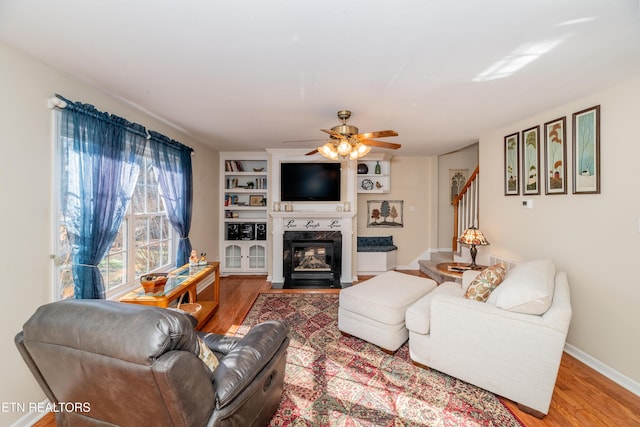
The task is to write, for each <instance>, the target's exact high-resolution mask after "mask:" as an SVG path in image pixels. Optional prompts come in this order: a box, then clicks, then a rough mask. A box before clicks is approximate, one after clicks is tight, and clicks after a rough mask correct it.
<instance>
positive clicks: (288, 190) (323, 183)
mask: <svg viewBox="0 0 640 427" xmlns="http://www.w3.org/2000/svg"><path fill="white" fill-rule="evenodd" d="M280 200H282V201H283V202H339V201H340V163H280Z"/></svg>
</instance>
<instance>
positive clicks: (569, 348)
mask: <svg viewBox="0 0 640 427" xmlns="http://www.w3.org/2000/svg"><path fill="white" fill-rule="evenodd" d="M564 351H565V352H567V354H569V355H571V356H573V357H575V358H576V359H578V360H579V361H580V362H582V363H584V364H585V365H587V366H588V367H590V368H591V369H593V370H595V371H598V372H599V373H601V374H602V375H604V376H605V377H607V378H609V379H610V380H611V381H613V382H614V383H616V384H618V385H619V386H621V387H623V388H625V389H627V390H629V391H630V392H631V393H633V394H635V395H636V396H640V383H638V382H636V381H634V380H632V379H631V378H629V377H628V376H626V375H624V374H622V373H620V372H618V371H616V370H615V369H613V368H611V367H610V366H607V365H606V364H604V363H602V362H601V361H600V360H598V359H596V358H595V357H592V356H591V355H589V354H587V353H585V352H584V351H582V350H580V349H579V348H577V347H575V346H573V345H571V344H565V346H564Z"/></svg>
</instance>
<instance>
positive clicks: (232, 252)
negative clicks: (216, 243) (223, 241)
mask: <svg viewBox="0 0 640 427" xmlns="http://www.w3.org/2000/svg"><path fill="white" fill-rule="evenodd" d="M224 264H225V267H226V268H240V267H242V248H240V246H238V245H229V246H227V247H226V248H225V250H224Z"/></svg>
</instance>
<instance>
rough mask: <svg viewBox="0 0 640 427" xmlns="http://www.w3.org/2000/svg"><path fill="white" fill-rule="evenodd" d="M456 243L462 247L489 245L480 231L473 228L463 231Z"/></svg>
mask: <svg viewBox="0 0 640 427" xmlns="http://www.w3.org/2000/svg"><path fill="white" fill-rule="evenodd" d="M458 241H459V242H460V243H462V244H463V245H475V246H487V245H488V244H489V242H488V241H487V239H486V238H485V237H484V234H482V231H480V230H478V229H477V228H475V227H469V228H467V229H466V230H464V233H462V236H460V239H459V240H458Z"/></svg>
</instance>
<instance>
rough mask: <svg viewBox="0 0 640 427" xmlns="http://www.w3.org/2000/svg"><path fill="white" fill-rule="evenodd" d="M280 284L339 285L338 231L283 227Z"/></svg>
mask: <svg viewBox="0 0 640 427" xmlns="http://www.w3.org/2000/svg"><path fill="white" fill-rule="evenodd" d="M283 249H284V252H283V272H284V288H285V289H294V288H340V287H341V286H340V271H341V268H342V262H341V261H342V234H341V233H340V232H339V231H286V232H285V233H284V241H283Z"/></svg>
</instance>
